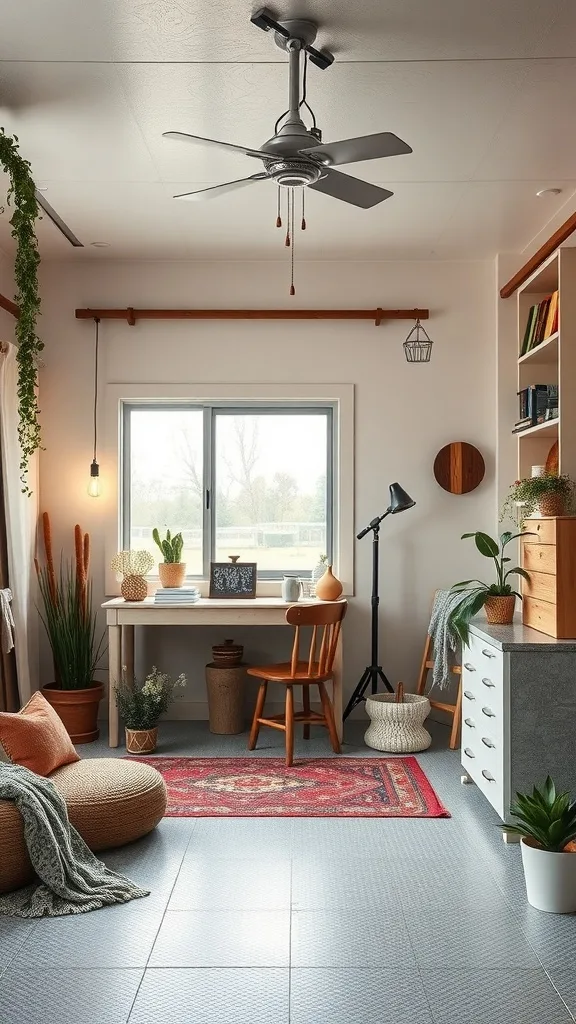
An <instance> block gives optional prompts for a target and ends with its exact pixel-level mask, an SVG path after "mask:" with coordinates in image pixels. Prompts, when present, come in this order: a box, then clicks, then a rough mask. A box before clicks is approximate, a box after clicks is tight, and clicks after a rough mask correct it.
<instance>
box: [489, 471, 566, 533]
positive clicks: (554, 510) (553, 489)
mask: <svg viewBox="0 0 576 1024" xmlns="http://www.w3.org/2000/svg"><path fill="white" fill-rule="evenodd" d="M573 504H574V481H573V480H571V479H570V477H569V476H566V474H564V475H562V476H555V475H553V474H551V473H544V474H543V475H542V476H530V477H526V478H525V479H524V480H515V481H514V483H513V484H512V487H511V488H510V493H509V494H508V496H507V497H506V499H505V501H504V504H503V506H502V511H501V513H500V521H502V520H503V519H505V518H506V517H510V519H514V520H516V518H517V515H518V511H517V506H521V514H522V518H523V519H529V518H530V516H532V515H534V512H536V511H538V512H539V513H540V515H541V516H565V515H567V514H568V513H569V512H570V511H571V510H572V507H573Z"/></svg>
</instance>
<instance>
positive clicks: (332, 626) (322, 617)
mask: <svg viewBox="0 0 576 1024" xmlns="http://www.w3.org/2000/svg"><path fill="white" fill-rule="evenodd" d="M347 609H348V603H347V602H346V601H334V602H333V603H332V604H293V605H291V606H290V608H288V610H287V612H286V622H288V623H289V624H290V625H291V626H295V630H294V643H293V645H292V658H291V662H290V674H291V675H292V676H295V675H296V670H297V667H298V662H299V660H300V629H301V627H302V626H311V627H312V636H311V638H310V648H309V651H308V675H309V676H310V677H311V678H312V679H313V678H315V677H316V676H324V675H328V674H329V673H330V672H332V667H333V665H334V656H335V654H336V648H337V646H338V638H339V636H340V629H341V626H342V619H343V618H344V616H345V615H346V611H347ZM317 648H318V650H319V653H318V657H316V649H317ZM302 660H304V659H302Z"/></svg>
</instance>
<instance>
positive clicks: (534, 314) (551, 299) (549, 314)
mask: <svg viewBox="0 0 576 1024" xmlns="http://www.w3.org/2000/svg"><path fill="white" fill-rule="evenodd" d="M557 330H558V292H557V291H555V292H552V293H551V295H547V296H546V298H544V299H541V301H540V302H537V303H536V304H535V305H534V306H530V309H529V311H528V317H527V320H526V329H525V331H524V338H523V340H522V347H521V349H520V355H521V356H524V355H526V353H527V352H531V351H532V349H534V348H536V347H537V346H538V345H541V344H542V342H543V341H546V339H547V338H549V337H550V335H551V334H554V333H555V331H557Z"/></svg>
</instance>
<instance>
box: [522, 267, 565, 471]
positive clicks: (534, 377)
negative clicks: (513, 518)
mask: <svg viewBox="0 0 576 1024" xmlns="http://www.w3.org/2000/svg"><path fill="white" fill-rule="evenodd" d="M556 290H557V291H558V331H557V332H556V333H555V334H553V335H552V336H551V337H549V338H547V339H546V341H543V342H541V344H540V345H538V346H537V347H536V348H534V349H532V350H531V351H530V352H527V353H526V355H524V356H519V357H518V391H520V390H522V389H523V388H526V387H528V386H529V385H531V384H557V385H558V394H559V404H558V419H556V420H551V421H548V422H545V423H538V424H536V425H535V426H534V427H529V428H528V429H527V430H524V431H522V432H521V433H519V434H516V435H515V437H517V439H518V477H519V478H522V477H526V476H530V475H531V468H532V466H535V465H544V464H545V463H546V459H547V457H548V453H549V451H550V448H551V446H552V445H553V443H554V442H555V441H558V457H559V472H560V473H568V474H569V475H570V476H572V477H574V478H575V479H576V401H575V399H574V387H575V382H576V249H572V248H571V249H568V248H561V249H558V250H557V251H556V252H555V253H553V254H552V256H550V257H549V258H548V260H547V261H546V262H545V263H544V264H543V265H542V266H541V267H540V268H539V269H538V270H537V271H536V272H535V273H534V274H532V276H531V277H529V278H528V280H527V281H526V282H525V283H524V284H523V285H522V287H521V288H520V289H519V290H518V332H517V335H518V349H517V351H518V352H520V348H521V345H522V340H523V338H524V331H525V328H526V322H527V319H528V313H529V310H530V307H531V306H533V305H534V304H535V303H537V302H540V301H541V300H542V299H544V298H546V297H547V296H548V295H550V293H551V292H553V291H556Z"/></svg>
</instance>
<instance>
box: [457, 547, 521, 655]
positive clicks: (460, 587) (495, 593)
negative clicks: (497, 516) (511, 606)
mask: <svg viewBox="0 0 576 1024" xmlns="http://www.w3.org/2000/svg"><path fill="white" fill-rule="evenodd" d="M520 536H521V534H520V533H510V532H508V531H506V532H505V533H502V534H501V535H500V538H499V541H496V540H494V538H493V537H490V536H489V534H487V533H482V532H481V531H480V530H477V531H476V532H475V533H463V534H462V538H461V539H462V540H465V539H466V538H467V537H474V541H475V543H476V547H477V548H478V551H479V552H480V554H481V555H484V556H485V557H486V558H491V559H492V560H493V562H494V567H495V569H496V582H495V583H483V582H482V580H463V582H462V583H455V584H454V586H453V587H451V588H450V591H451V593H455V592H457V591H468V593H467V594H466V596H465V597H463V599H462V601H461V602H460V604H458V605H457V607H456V608H454V609H453V611H452V612H451V614H450V617H449V624H450V625H451V626H452V627H453V628H454V630H455V631H456V633H457V634H458V636H459V637H460V640H461V641H462V643H463V644H467V643H468V637H469V626H470V622H471V620H472V619H473V618H474V616H475V615H477V614H478V612H479V611H480V609H481V608H483V607H484V605H485V604H486V602H487V601H489V600H490V598H492V597H519V598H520V600H522V596H521V594H519V593H518V592H517V591H516V590H512V587H511V586H510V584H509V583H508V582H507V580H508V577H509V576H514V575H517V576H523V577H524V579H526V580H529V579H530V577H529V575H528V573H527V572H526V570H525V569H521V568H520V566H518V565H516V566H514V567H513V568H512V569H509V568H508V567H507V566H508V563H509V562H510V561H511V559H510V558H508V557H507V556H506V555H505V554H504V551H505V549H506V547H507V545H508V544H510V542H511V541H513V540H516V538H517V537H520ZM473 584H477V585H476V586H474V585H473Z"/></svg>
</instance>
